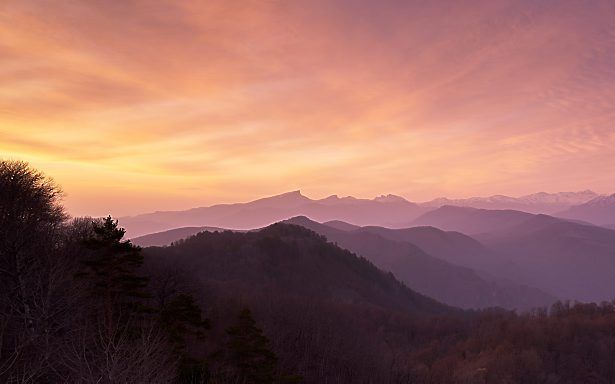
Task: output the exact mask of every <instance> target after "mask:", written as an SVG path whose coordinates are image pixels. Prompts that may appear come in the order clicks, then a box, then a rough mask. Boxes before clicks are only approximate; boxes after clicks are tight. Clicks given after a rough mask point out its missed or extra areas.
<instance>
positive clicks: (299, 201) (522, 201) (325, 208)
mask: <svg viewBox="0 0 615 384" xmlns="http://www.w3.org/2000/svg"><path fill="white" fill-rule="evenodd" d="M597 196H598V195H597V194H596V193H595V192H592V191H589V190H588V191H581V192H560V193H545V192H540V193H535V194H532V195H527V196H522V197H520V198H514V197H509V196H503V195H496V196H492V197H487V198H482V197H475V198H470V199H456V200H451V199H447V198H440V199H435V200H432V201H429V202H424V203H415V202H411V201H408V200H406V199H405V198H403V197H401V196H397V195H392V194H388V195H381V196H378V197H375V198H373V199H360V198H355V197H352V196H346V197H339V196H338V195H331V196H329V197H326V198H323V199H310V198H309V197H307V196H304V195H303V194H301V192H300V191H299V190H296V191H291V192H287V193H283V194H280V195H276V196H271V197H265V198H261V199H257V200H254V201H250V202H246V203H234V204H217V205H212V206H209V207H199V208H192V209H188V210H183V211H159V212H153V213H146V214H140V215H136V216H130V217H121V218H120V222H121V224H122V226H124V227H125V228H126V230H127V235H128V236H129V237H138V236H141V235H145V234H148V233H154V232H160V231H164V230H168V229H173V228H180V227H202V226H208V227H222V228H230V229H253V228H260V227H264V226H266V225H269V224H272V223H275V222H278V221H281V220H285V219H288V218H291V217H294V216H301V215H305V216H308V217H310V218H312V219H314V220H316V221H319V222H326V221H332V220H339V221H343V222H345V223H348V224H352V225H359V226H366V225H375V226H384V227H390V228H403V227H406V226H407V224H408V223H410V222H412V221H413V220H414V219H416V218H417V217H419V216H420V215H422V214H424V213H426V212H428V211H430V210H433V209H435V208H439V207H441V206H444V205H451V206H465V207H474V208H484V209H515V210H521V211H524V212H529V213H553V212H558V211H563V210H565V209H567V208H569V207H571V206H573V205H578V204H581V203H585V202H587V201H589V200H591V199H594V198H596V197H597ZM610 224H615V221H614V222H613V223H610Z"/></svg>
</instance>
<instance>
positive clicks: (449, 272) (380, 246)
mask: <svg viewBox="0 0 615 384" xmlns="http://www.w3.org/2000/svg"><path fill="white" fill-rule="evenodd" d="M286 222H289V223H292V224H296V225H301V226H304V227H306V228H309V229H311V230H313V231H315V232H317V233H319V234H321V235H323V236H325V237H327V239H328V240H329V241H331V242H334V243H335V244H337V245H339V246H341V247H342V248H346V249H348V250H350V251H352V252H356V253H357V254H359V255H361V256H363V257H366V258H367V259H369V260H371V261H372V262H373V263H374V264H376V265H377V266H378V267H380V268H382V269H384V270H389V271H392V272H393V273H394V274H395V276H397V277H398V278H399V279H400V280H401V281H403V282H404V283H406V284H407V285H408V286H410V287H412V288H413V289H416V290H418V291H419V292H422V293H424V294H426V295H428V296H430V297H434V298H436V299H437V300H440V301H442V302H445V303H448V304H451V305H455V306H459V307H462V308H485V307H492V306H501V307H506V308H523V309H526V308H531V307H536V306H543V305H547V304H549V303H551V302H553V301H554V300H555V299H554V298H553V297H551V296H549V295H547V294H545V293H543V292H541V291H539V290H537V289H534V288H530V287H525V286H521V285H517V284H513V283H512V282H505V281H500V280H499V279H496V278H492V277H486V276H481V274H479V273H477V272H476V271H474V270H472V269H470V268H466V267H463V266H459V265H454V264H451V263H449V262H446V261H444V260H441V259H439V258H436V257H432V256H431V255H429V254H427V253H425V252H424V251H423V250H422V249H421V248H419V247H417V246H416V245H414V244H412V243H410V242H407V241H397V240H392V239H388V238H386V237H384V236H383V235H382V234H379V233H373V232H370V230H374V228H372V227H366V228H365V229H364V228H360V229H358V230H354V231H342V230H339V229H336V228H332V227H329V226H327V225H324V224H320V223H317V222H315V221H312V220H310V219H308V218H307V217H295V218H292V219H290V220H288V221H286ZM382 231H384V232H386V231H387V229H386V228H382ZM466 241H467V240H466ZM471 242H472V244H474V245H476V244H477V242H476V241H471ZM479 246H480V244H479Z"/></svg>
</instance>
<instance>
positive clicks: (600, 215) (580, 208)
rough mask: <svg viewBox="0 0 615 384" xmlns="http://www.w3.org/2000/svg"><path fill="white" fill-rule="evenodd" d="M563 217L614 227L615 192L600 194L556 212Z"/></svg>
mask: <svg viewBox="0 0 615 384" xmlns="http://www.w3.org/2000/svg"><path fill="white" fill-rule="evenodd" d="M556 216H558V217H562V218H565V219H574V220H582V221H587V222H589V223H592V224H596V225H601V226H606V227H615V194H613V195H610V196H600V197H596V198H595V199H593V200H591V201H588V202H586V203H585V204H580V205H576V206H574V207H570V208H569V209H567V210H565V211H562V212H559V213H557V214H556Z"/></svg>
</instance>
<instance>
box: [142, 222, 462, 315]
mask: <svg viewBox="0 0 615 384" xmlns="http://www.w3.org/2000/svg"><path fill="white" fill-rule="evenodd" d="M145 254H146V258H147V259H150V260H151V259H155V258H164V259H166V260H173V264H175V265H177V266H181V267H184V268H187V269H189V270H191V271H192V272H194V273H195V274H197V275H198V277H199V279H201V280H207V281H209V282H210V284H211V283H212V282H215V283H216V284H222V283H223V284H224V285H225V287H226V288H227V289H229V290H233V291H235V292H242V291H244V292H250V293H262V294H265V293H266V294H268V295H272V294H273V295H283V296H296V297H298V298H303V299H309V300H314V299H318V300H325V301H329V302H339V303H344V304H356V305H361V306H366V305H367V306H371V307H376V308H384V309H393V310H399V311H404V312H408V313H415V314H445V313H456V312H460V311H459V310H457V309H453V308H452V307H448V306H446V305H444V304H440V303H438V302H437V301H435V300H433V299H430V298H428V297H426V296H423V295H421V294H419V293H417V292H414V291H412V290H411V289H409V288H407V287H406V286H405V285H403V284H402V283H400V282H399V281H397V280H396V279H395V278H394V277H393V275H392V274H390V273H385V272H383V271H381V270H379V269H378V268H376V267H375V266H374V265H373V264H372V263H371V262H369V261H367V260H366V259H364V258H361V257H357V256H356V255H354V254H353V253H351V252H349V251H346V250H343V249H341V248H339V247H337V246H336V245H333V244H330V243H328V242H327V240H326V238H325V237H323V236H320V235H318V234H316V233H314V232H312V231H311V230H309V229H306V228H304V227H301V226H297V225H291V224H282V223H278V224H273V225H271V226H269V227H267V228H264V229H262V230H260V231H256V232H248V233H238V232H231V231H225V232H201V233H198V234H197V235H195V236H192V237H190V238H188V239H186V240H182V241H179V242H177V243H176V244H174V245H172V246H170V247H162V248H147V249H146V250H145Z"/></svg>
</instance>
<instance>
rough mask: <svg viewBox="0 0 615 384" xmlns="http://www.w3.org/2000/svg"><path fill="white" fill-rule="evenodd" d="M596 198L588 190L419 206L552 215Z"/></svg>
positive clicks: (462, 200) (444, 200)
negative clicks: (506, 210)
mask: <svg viewBox="0 0 615 384" xmlns="http://www.w3.org/2000/svg"><path fill="white" fill-rule="evenodd" d="M597 197H599V195H598V194H597V193H595V192H593V191H590V190H585V191H579V192H558V193H546V192H538V193H533V194H530V195H525V196H521V197H510V196H505V195H494V196H490V197H471V198H467V199H448V198H444V197H443V198H438V199H434V200H431V201H428V202H425V203H421V204H420V205H421V206H423V207H433V208H438V207H441V206H444V205H452V206H459V207H470V208H480V209H496V210H505V209H514V210H518V211H524V212H528V213H545V214H552V213H555V212H559V211H562V210H564V209H566V208H568V207H571V206H574V205H578V204H583V203H585V202H588V201H590V200H592V199H595V198H597Z"/></svg>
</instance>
